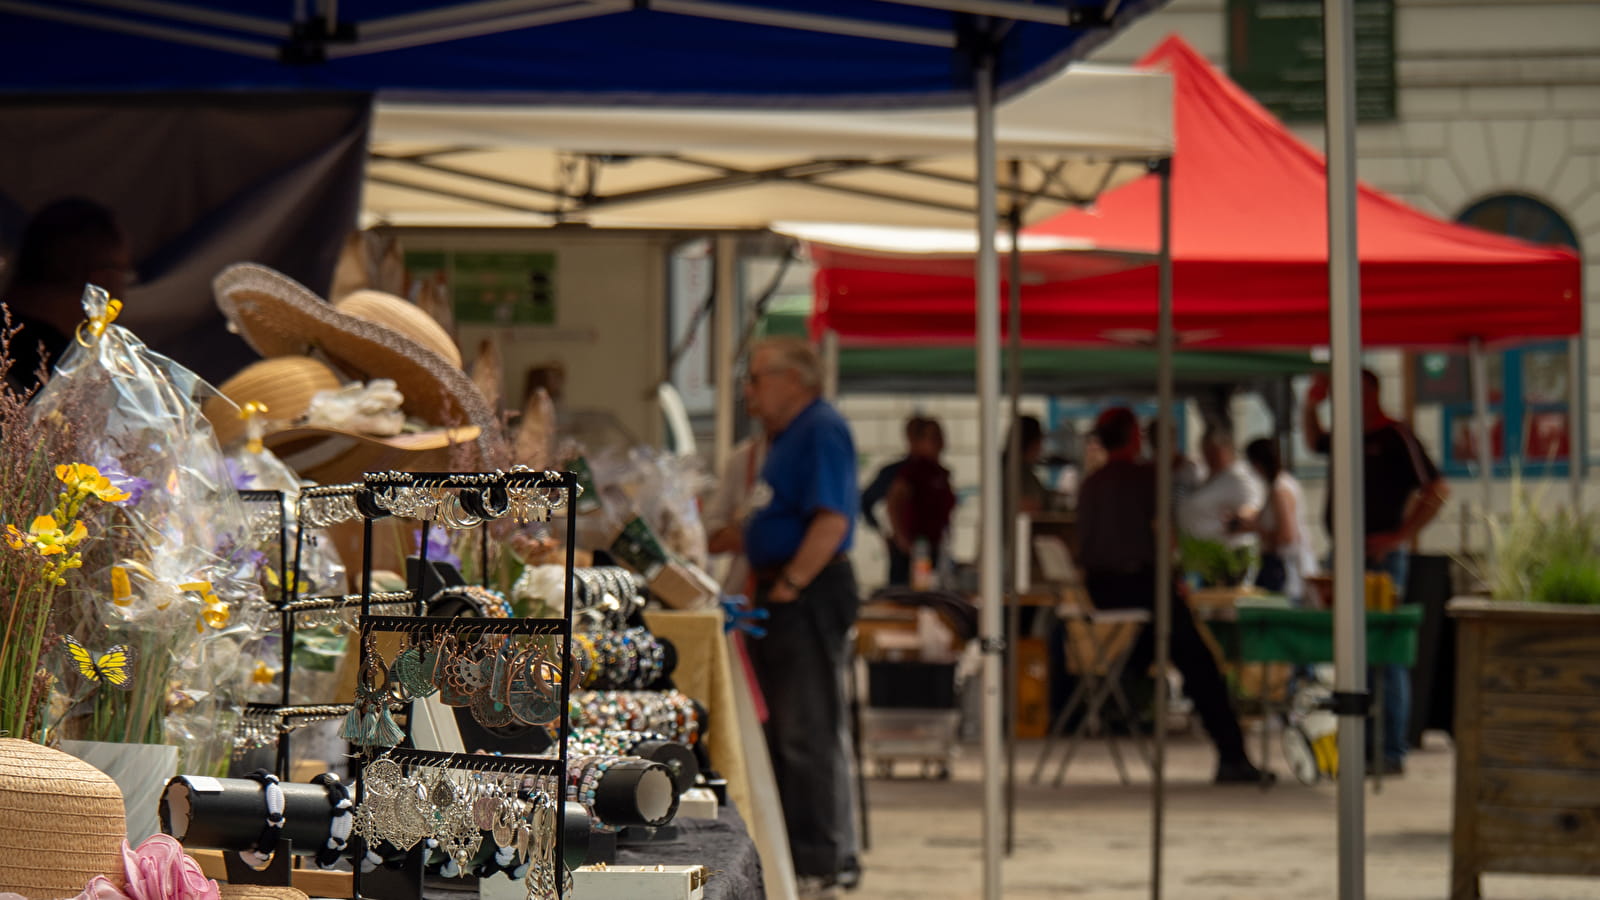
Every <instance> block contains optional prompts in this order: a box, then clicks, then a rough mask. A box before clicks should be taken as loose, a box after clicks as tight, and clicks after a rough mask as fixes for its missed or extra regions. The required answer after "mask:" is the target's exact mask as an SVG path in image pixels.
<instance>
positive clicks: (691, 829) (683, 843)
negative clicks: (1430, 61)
mask: <svg viewBox="0 0 1600 900" xmlns="http://www.w3.org/2000/svg"><path fill="white" fill-rule="evenodd" d="M673 827H675V828H677V829H678V834H679V837H678V839H677V840H674V841H662V842H661V843H658V844H642V845H630V846H624V847H621V848H619V849H618V850H617V861H616V863H615V865H618V866H685V865H687V866H705V867H706V869H708V870H709V871H710V872H711V877H710V878H709V879H707V880H706V886H705V898H704V900H764V898H765V897H766V896H767V891H766V888H765V886H764V884H763V878H762V870H761V854H760V853H758V852H757V851H756V845H755V842H754V841H752V840H751V839H750V833H749V832H748V831H746V830H745V825H744V819H743V818H742V817H741V816H740V815H739V811H738V809H737V808H736V807H734V806H733V805H732V804H729V805H727V806H724V807H722V809H721V810H720V811H719V812H718V814H717V817H716V818H715V819H679V820H678V821H676V822H674V823H673Z"/></svg>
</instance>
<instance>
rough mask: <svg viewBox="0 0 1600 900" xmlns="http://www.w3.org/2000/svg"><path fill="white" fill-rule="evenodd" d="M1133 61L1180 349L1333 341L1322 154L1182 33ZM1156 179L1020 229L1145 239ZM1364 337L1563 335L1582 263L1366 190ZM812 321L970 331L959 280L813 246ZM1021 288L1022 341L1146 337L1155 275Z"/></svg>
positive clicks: (1150, 236) (876, 332)
mask: <svg viewBox="0 0 1600 900" xmlns="http://www.w3.org/2000/svg"><path fill="white" fill-rule="evenodd" d="M1140 65H1142V66H1150V67H1159V68H1163V69H1165V70H1167V71H1169V72H1171V73H1172V77H1173V88H1174V92H1175V99H1174V115H1175V116H1176V122H1175V126H1176V128H1175V134H1176V140H1177V152H1176V154H1175V155H1174V158H1173V170H1172V176H1171V177H1172V210H1173V218H1172V258H1173V266H1174V272H1173V278H1174V281H1173V291H1174V294H1173V314H1174V317H1175V320H1176V327H1177V332H1178V338H1179V342H1180V344H1182V345H1184V346H1189V347H1219V348H1221V347H1264V346H1277V347H1305V346H1318V345H1322V344H1326V343H1327V342H1328V321H1329V320H1328V243H1327V214H1326V208H1327V200H1326V189H1325V181H1324V179H1325V169H1324V163H1323V158H1322V155H1321V154H1319V153H1317V152H1315V151H1313V150H1312V149H1310V148H1309V147H1307V146H1306V145H1304V144H1302V143H1301V142H1300V141H1299V140H1298V139H1297V138H1296V137H1295V136H1294V135H1293V134H1292V133H1290V132H1289V131H1288V130H1287V129H1286V128H1285V127H1284V126H1283V125H1282V124H1281V123H1280V122H1278V121H1277V120H1276V119H1275V118H1273V117H1272V115H1271V114H1270V113H1268V112H1267V111H1266V110H1265V109H1263V108H1262V107H1261V106H1260V105H1258V104H1257V103H1256V102H1255V101H1254V100H1252V99H1251V98H1250V97H1249V96H1248V95H1247V94H1245V92H1244V91H1243V90H1242V89H1241V88H1239V86H1238V85H1236V84H1234V83H1233V82H1232V81H1230V80H1229V79H1228V78H1227V77H1226V76H1225V75H1223V74H1222V73H1221V72H1218V71H1217V70H1216V69H1214V68H1212V67H1211V65H1210V64H1209V63H1207V62H1206V61H1205V59H1204V58H1203V57H1201V56H1200V54H1198V53H1197V52H1195V50H1194V49H1193V48H1192V47H1190V46H1189V45H1188V44H1187V43H1185V42H1184V41H1183V40H1182V39H1181V38H1179V37H1176V36H1173V37H1169V38H1167V40H1166V41H1164V42H1163V43H1162V44H1161V45H1160V46H1158V47H1157V48H1155V49H1154V50H1153V51H1151V52H1150V53H1149V54H1148V55H1147V56H1146V57H1145V58H1144V59H1143V60H1141V61H1140ZM1158 190H1159V185H1158V183H1157V179H1156V177H1155V176H1150V177H1146V178H1143V179H1140V180H1138V181H1135V182H1132V183H1130V184H1127V185H1125V186H1123V187H1121V188H1118V189H1116V190H1113V191H1109V192H1107V193H1105V194H1103V195H1102V196H1101V197H1100V199H1099V201H1098V202H1097V203H1096V205H1095V207H1094V208H1093V209H1092V210H1081V211H1080V210H1074V211H1070V212H1067V213H1063V214H1061V215H1060V216H1057V217H1055V218H1053V219H1049V220H1047V221H1045V222H1042V223H1040V224H1038V225H1035V226H1033V227H1032V228H1029V229H1027V232H1028V233H1037V234H1051V235H1061V236H1066V237H1070V238H1072V239H1074V240H1077V241H1083V242H1085V243H1087V244H1089V245H1092V246H1097V247H1101V248H1117V249H1120V250H1131V251H1146V252H1152V253H1153V252H1155V251H1156V250H1157V249H1158V234H1157V227H1158V226H1157V223H1158V205H1157V204H1158V202H1159V198H1158ZM1357 210H1358V211H1357V221H1358V223H1359V228H1360V233H1359V251H1360V257H1361V296H1362V340H1363V342H1365V343H1367V344H1376V345H1390V346H1397V345H1403V346H1410V347H1417V346H1444V345H1461V344H1464V343H1467V342H1468V341H1470V340H1472V339H1474V338H1477V339H1479V340H1482V341H1484V342H1488V343H1493V342H1496V341H1506V340H1511V339H1521V338H1532V337H1565V336H1570V335H1574V334H1577V333H1578V332H1579V330H1580V328H1581V302H1582V301H1581V297H1580V294H1579V278H1580V263H1579V260H1578V257H1577V255H1576V254H1574V253H1573V252H1572V251H1570V250H1567V249H1564V248H1555V247H1538V246H1533V245H1530V244H1527V243H1524V242H1522V241H1518V240H1513V239H1510V238H1505V237H1500V236H1498V235H1493V234H1489V233H1486V232H1483V231H1479V230H1477V229H1474V228H1469V227H1467V226H1464V225H1457V224H1453V223H1449V222H1444V221H1441V220H1439V219H1436V218H1434V217H1432V216H1430V215H1428V214H1426V213H1423V212H1421V211H1419V210H1415V209H1412V208H1411V207H1409V206H1406V205H1405V204H1403V203H1401V202H1399V201H1398V200H1396V199H1394V198H1393V197H1390V196H1389V195H1387V194H1384V193H1383V192H1381V191H1378V190H1375V189H1373V188H1371V187H1369V186H1367V185H1361V186H1360V189H1359V193H1358V196H1357ZM819 262H820V263H821V265H820V267H819V270H818V274H817V277H816V286H815V290H816V294H817V300H816V304H815V310H816V312H815V314H814V317H813V323H812V328H813V330H814V331H815V332H817V333H821V332H823V331H826V330H832V331H834V332H837V333H838V334H839V335H840V337H841V339H842V340H843V341H845V342H854V343H884V342H893V341H904V340H917V341H919V342H961V343H967V342H970V341H971V340H972V322H973V310H972V295H973V288H972V281H971V278H970V277H964V276H960V275H956V274H953V273H949V272H948V271H930V272H925V273H919V274H908V273H901V272H894V271H885V270H884V268H883V267H880V266H866V265H861V264H859V263H858V262H852V261H851V260H850V259H849V258H847V257H833V256H825V257H824V258H822V259H821V260H819ZM1033 268H1034V272H1033V275H1034V277H1028V278H1025V279H1024V284H1023V290H1022V294H1023V301H1022V309H1023V329H1022V330H1023V338H1024V340H1026V341H1028V342H1029V343H1105V342H1118V341H1129V340H1138V339H1139V338H1141V337H1146V336H1152V335H1153V334H1154V329H1155V323H1156V313H1157V273H1156V270H1155V268H1154V267H1144V268H1139V269H1133V270H1129V271H1121V272H1115V273H1111V274H1105V275H1095V276H1091V277H1087V278H1085V277H1082V276H1081V275H1080V274H1077V273H1074V274H1072V275H1071V276H1068V277H1067V278H1065V279H1048V280H1044V281H1043V282H1042V283H1040V280H1039V279H1038V278H1037V274H1038V272H1039V270H1041V269H1045V268H1046V267H1043V266H1037V267H1033Z"/></svg>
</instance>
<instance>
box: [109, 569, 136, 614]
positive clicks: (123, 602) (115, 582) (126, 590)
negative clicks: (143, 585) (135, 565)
mask: <svg viewBox="0 0 1600 900" xmlns="http://www.w3.org/2000/svg"><path fill="white" fill-rule="evenodd" d="M111 602H112V603H115V604H116V605H118V606H127V605H128V604H130V603H132V602H133V582H132V581H131V580H130V579H129V578H128V570H127V569H124V568H123V567H121V566H112V567H111Z"/></svg>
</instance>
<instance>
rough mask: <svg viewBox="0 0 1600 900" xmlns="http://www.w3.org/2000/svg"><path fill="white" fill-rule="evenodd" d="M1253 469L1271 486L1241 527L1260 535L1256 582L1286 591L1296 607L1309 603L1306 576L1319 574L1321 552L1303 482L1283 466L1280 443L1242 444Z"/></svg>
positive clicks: (1273, 589) (1260, 585) (1256, 442)
mask: <svg viewBox="0 0 1600 900" xmlns="http://www.w3.org/2000/svg"><path fill="white" fill-rule="evenodd" d="M1244 455H1245V458H1246V459H1248V460H1249V461H1250V467H1251V468H1252V469H1254V470H1255V472H1256V474H1257V475H1258V476H1260V478H1261V480H1262V483H1264V484H1266V485H1267V486H1268V488H1267V502H1266V503H1265V504H1263V505H1262V507H1261V511H1260V512H1259V513H1258V514H1257V515H1255V516H1254V517H1253V518H1247V519H1246V520H1245V521H1244V522H1243V525H1244V527H1246V528H1249V529H1252V530H1253V531H1255V533H1256V534H1258V535H1260V537H1261V570H1260V571H1259V572H1258V573H1257V574H1256V586H1257V587H1260V588H1261V589H1263V590H1266V591H1271V592H1273V593H1277V594H1282V595H1283V596H1285V597H1288V598H1289V600H1290V602H1292V603H1294V605H1296V606H1302V605H1304V604H1305V598H1306V582H1305V580H1306V578H1308V577H1310V576H1312V575H1315V574H1317V555H1316V552H1315V551H1314V550H1313V549H1312V547H1311V529H1309V528H1307V527H1306V501H1305V495H1304V494H1302V493H1301V491H1300V482H1299V480H1298V479H1296V478H1295V477H1294V476H1293V475H1290V474H1289V473H1288V472H1285V471H1284V470H1283V460H1282V457H1281V456H1280V454H1279V452H1278V445H1277V443H1275V442H1274V441H1272V440H1270V439H1268V438H1258V439H1256V440H1253V441H1251V442H1250V443H1249V445H1248V446H1246V447H1245V448H1244Z"/></svg>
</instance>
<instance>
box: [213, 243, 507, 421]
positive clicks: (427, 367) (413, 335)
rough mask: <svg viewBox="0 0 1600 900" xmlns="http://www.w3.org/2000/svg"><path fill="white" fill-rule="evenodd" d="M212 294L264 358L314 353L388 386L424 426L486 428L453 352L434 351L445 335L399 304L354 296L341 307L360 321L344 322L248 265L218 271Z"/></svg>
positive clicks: (478, 397) (366, 294)
mask: <svg viewBox="0 0 1600 900" xmlns="http://www.w3.org/2000/svg"><path fill="white" fill-rule="evenodd" d="M212 289H213V290H214V291H215V293H216V299H217V306H218V307H219V308H220V309H221V310H222V313H223V315H225V316H227V317H228V322H229V323H230V324H232V325H233V326H234V328H236V329H237V330H238V332H239V334H240V336H242V337H243V338H244V339H245V341H246V342H247V343H249V344H250V346H252V347H254V348H255V349H256V352H258V353H260V354H261V355H262V356H264V357H268V358H271V357H276V356H303V355H305V354H306V353H307V352H309V351H311V350H313V349H315V350H318V351H320V352H321V353H322V355H323V356H325V357H326V358H327V359H328V361H329V362H331V363H332V364H333V365H334V366H335V367H336V368H338V369H341V370H343V371H344V372H345V373H346V374H348V375H350V376H351V377H353V378H359V379H361V380H363V381H370V380H372V379H374V378H390V379H393V380H394V382H395V384H396V386H398V387H399V389H400V393H401V394H403V395H404V396H405V404H404V406H403V408H404V409H405V411H406V413H407V414H409V415H411V416H413V417H415V418H418V419H421V420H423V421H424V422H427V423H429V424H430V425H440V426H463V425H477V426H478V427H480V428H485V429H487V428H489V427H490V426H491V425H492V424H493V422H494V415H493V413H491V412H490V411H489V405H488V404H487V403H485V402H484V399H483V395H482V394H481V393H479V391H478V388H477V386H476V385H474V384H473V383H472V380H471V379H469V378H468V377H467V376H466V373H464V372H462V371H461V356H460V353H458V352H457V353H451V354H445V353H443V352H442V351H443V349H444V348H445V347H447V346H449V347H453V346H454V345H453V344H452V343H451V341H450V336H449V335H448V334H445V333H444V329H442V328H440V327H439V326H438V325H437V324H436V323H434V322H433V320H431V319H429V318H428V317H427V314H426V313H423V312H422V311H421V310H418V309H416V308H415V307H414V306H412V304H410V303H408V302H406V301H405V300H401V299H400V298H398V297H393V296H392V295H385V294H377V292H375V291H358V292H357V293H356V294H353V295H351V297H350V298H346V302H347V303H348V302H350V301H351V300H352V299H354V300H355V301H356V302H355V303H354V304H353V305H352V306H351V307H349V308H350V309H352V310H354V311H355V312H358V313H361V314H362V315H361V316H357V315H351V314H350V313H349V312H346V311H345V310H344V309H342V308H340V307H335V306H330V305H329V304H327V303H325V302H323V300H322V298H321V297H318V296H317V295H316V294H314V293H312V292H311V291H310V289H308V288H306V287H305V286H304V285H301V284H300V283H299V282H297V281H295V280H294V279H292V278H290V277H288V276H287V275H284V274H282V273H280V272H276V271H274V270H272V269H269V268H267V267H266V266H261V265H256V264H255V263H239V264H236V265H232V266H229V267H228V268H226V269H224V270H223V271H222V274H220V275H218V276H217V278H216V280H215V281H213V282H212ZM382 297H389V302H384V301H382V300H381V299H380V298H382ZM406 307H409V308H410V311H409V312H408V311H406V309H405V308H406ZM411 313H415V315H412V314H411ZM364 316H381V317H382V318H381V319H369V318H364ZM408 328H409V329H411V330H410V331H406V330H404V329H408Z"/></svg>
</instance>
